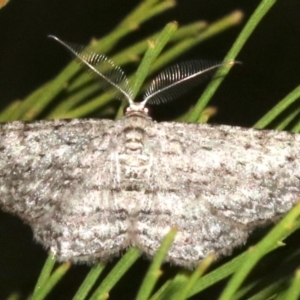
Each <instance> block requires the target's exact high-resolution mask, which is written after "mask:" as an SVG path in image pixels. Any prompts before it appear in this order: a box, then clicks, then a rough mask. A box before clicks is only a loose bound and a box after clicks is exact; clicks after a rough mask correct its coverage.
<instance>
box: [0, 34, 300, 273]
mask: <svg viewBox="0 0 300 300" xmlns="http://www.w3.org/2000/svg"><path fill="white" fill-rule="evenodd" d="M51 37H52V38H53V39H54V40H56V41H57V42H59V43H60V44H62V45H63V46H64V47H65V48H67V49H68V50H69V51H70V52H71V53H72V54H74V55H75V57H76V58H77V59H78V60H79V61H80V62H81V63H82V64H83V65H85V66H86V67H87V68H88V69H89V70H90V71H91V72H93V73H94V74H96V75H97V76H99V77H100V78H101V79H102V81H103V82H104V83H105V84H107V85H109V86H113V87H115V88H116V89H117V90H118V91H119V92H120V94H121V95H122V96H123V97H125V98H126V99H127V101H128V103H129V107H128V109H127V112H126V115H125V116H124V117H123V118H122V119H120V120H117V121H112V120H99V119H74V120H50V121H36V122H32V123H25V122H19V121H16V122H11V123H7V124H1V125H0V136H1V138H0V206H1V208H2V210H4V211H6V212H9V213H12V214H15V215H17V216H18V217H20V218H21V219H22V220H23V221H24V222H25V223H27V224H29V225H30V226H31V228H32V230H33V232H34V236H35V239H36V240H37V241H38V242H40V243H41V244H42V245H43V246H44V247H45V248H46V249H49V250H50V252H51V253H52V254H54V255H55V257H56V258H57V259H58V260H59V261H67V260H71V261H73V262H88V263H93V262H97V261H107V260H109V259H111V258H112V257H114V256H117V255H119V254H120V253H121V252H122V251H123V250H125V249H127V248H129V247H132V246H133V247H137V248H138V249H140V250H141V251H143V252H144V253H145V254H146V255H147V256H149V257H152V256H153V255H154V254H155V253H156V251H157V249H158V248H159V246H160V243H161V240H162V238H163V237H164V236H165V235H166V234H167V232H168V231H169V230H170V228H172V227H176V228H177V229H178V233H177V235H176V237H175V241H174V243H173V245H172V246H171V248H170V250H169V252H168V255H167V257H166V261H169V262H171V263H173V264H176V265H179V266H184V267H188V268H193V267H195V266H197V265H198V264H199V262H200V261H201V260H202V259H203V258H204V257H205V256H206V255H208V254H209V253H215V254H216V256H217V257H220V256H222V255H229V254H230V253H231V252H232V250H233V249H234V248H235V247H236V246H239V245H241V244H243V243H245V242H246V240H247V237H248V235H249V234H250V233H251V232H252V231H253V230H254V229H255V228H256V227H258V226H261V225H265V224H269V223H270V222H273V221H274V220H277V219H278V218H280V217H282V216H283V215H284V214H285V213H286V212H287V211H288V210H290V209H291V208H292V206H293V205H294V204H295V203H296V202H297V201H298V199H299V196H300V160H299V158H300V151H299V149H300V135H299V134H292V133H288V132H277V131H272V130H271V131H267V130H254V129H246V128H240V127H232V126H224V125H218V126H216V125H209V124H189V123H179V122H161V123H158V122H155V121H154V120H152V119H151V117H150V116H149V115H148V114H147V107H146V104H155V103H162V102H167V101H171V100H172V99H173V98H174V97H176V96H178V95H180V94H182V93H184V92H185V91H186V90H188V89H190V88H191V87H193V86H196V85H197V84H199V82H200V81H201V80H203V77H206V76H208V75H210V73H211V72H212V71H214V70H215V69H216V68H217V67H219V66H220V65H222V63H219V64H218V63H210V62H205V61H204V62H203V61H197V60H196V61H190V62H184V63H180V64H176V65H174V66H172V67H170V68H168V69H166V70H164V71H163V72H162V73H160V74H159V75H158V76H157V77H156V78H155V79H154V80H153V81H152V83H151V84H150V87H149V88H148V90H147V91H146V93H145V97H144V99H143V101H142V102H134V101H133V99H132V92H131V88H130V86H129V83H128V80H127V78H126V76H125V74H124V72H123V71H122V70H121V69H120V68H119V67H118V66H115V65H114V64H113V63H112V62H111V61H110V60H109V59H108V58H107V57H106V56H104V55H101V54H97V53H93V52H89V51H88V50H83V48H80V47H79V48H78V47H76V46H74V45H72V44H69V43H66V42H63V41H62V40H60V39H58V38H57V37H54V36H51Z"/></svg>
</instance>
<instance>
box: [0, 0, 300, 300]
mask: <svg viewBox="0 0 300 300" xmlns="http://www.w3.org/2000/svg"><path fill="white" fill-rule="evenodd" d="M275 3H276V0H262V1H261V3H260V4H259V6H258V7H257V9H256V10H255V12H254V13H253V15H252V16H251V18H250V19H249V21H248V23H247V24H246V25H245V27H244V29H243V30H242V32H241V33H240V35H239V37H238V38H237V40H236V42H235V43H234V45H233V46H232V48H231V50H230V51H229V52H228V54H227V56H226V57H225V59H224V62H229V61H233V60H235V59H236V57H237V55H238V53H239V52H240V50H241V49H242V47H243V46H244V44H245V43H246V41H247V39H248V38H249V37H250V35H251V34H252V32H253V31H254V30H255V29H256V28H257V26H258V25H259V23H260V21H261V20H262V18H263V17H264V16H265V15H266V14H267V12H268V11H269V10H270V9H271V8H272V6H273V5H274V4H275ZM173 5H175V3H174V2H173V1H159V0H147V1H141V2H140V4H139V6H138V7H137V8H136V9H135V10H134V11H132V12H131V13H130V14H129V15H128V16H127V17H126V18H125V19H124V20H123V21H122V22H121V23H120V24H119V25H118V26H117V27H116V28H115V29H114V30H113V31H112V32H111V33H109V34H108V35H107V36H105V37H103V38H101V40H93V41H92V42H91V44H90V45H89V46H90V48H91V49H92V50H93V51H97V52H101V53H105V54H107V53H109V52H110V51H111V50H113V49H114V46H115V45H116V44H117V43H118V42H119V41H120V40H121V39H122V38H124V37H125V36H126V35H128V34H129V33H130V32H131V31H133V30H135V29H136V28H138V27H139V26H140V25H141V24H142V23H143V22H145V21H147V20H148V19H150V18H152V17H154V16H156V15H158V14H161V13H163V12H164V11H166V10H167V9H169V8H170V7H172V6H173ZM241 18H242V13H241V12H239V11H236V12H233V13H231V14H229V15H228V16H225V17H224V18H222V19H221V20H218V21H216V22H214V23H212V24H206V23H204V22H201V21H199V22H196V23H192V24H189V25H186V26H183V27H179V28H178V25H177V24H176V22H172V23H169V24H167V25H166V27H165V28H164V29H163V30H162V31H161V32H157V33H155V34H153V35H151V36H148V37H146V38H144V39H142V40H140V41H138V42H137V43H135V44H134V45H132V46H130V47H128V48H126V49H122V50H120V51H119V52H115V53H116V54H115V55H114V56H112V57H111V59H112V60H113V61H114V62H115V63H116V65H119V66H125V65H132V64H136V62H137V61H139V60H140V59H141V57H143V60H142V61H141V62H140V64H139V67H138V68H137V72H136V75H133V74H131V75H130V76H129V79H130V82H131V84H132V87H133V91H134V94H135V95H137V94H138V93H139V91H141V90H143V88H144V86H143V84H144V82H145V80H146V79H147V77H148V76H149V75H151V74H152V73H154V72H156V71H157V70H159V69H160V68H162V67H164V66H166V65H167V64H169V63H170V62H171V61H172V60H174V59H176V58H177V57H178V56H179V55H181V54H182V53H184V52H185V51H187V50H189V49H191V48H192V47H193V46H195V45H197V44H199V43H201V42H204V41H205V40H206V39H209V38H212V37H213V36H214V35H216V34H220V33H221V32H223V31H224V30H226V29H228V28H230V27H232V26H234V25H236V24H238V23H239V22H240V20H241ZM166 45H171V47H168V48H165V46H166ZM229 70H230V67H228V65H227V66H223V67H222V68H220V70H219V71H218V72H217V74H216V76H215V80H213V81H212V82H211V83H210V84H209V86H208V88H207V90H206V91H205V92H204V94H203V95H202V97H201V99H200V100H199V102H198V103H197V105H196V106H195V108H194V109H193V110H192V111H191V112H190V113H189V115H188V116H187V117H186V118H185V119H186V120H188V121H194V122H196V121H198V120H207V117H205V113H207V110H206V109H207V105H208V103H209V100H210V99H211V97H212V95H213V94H214V92H215V90H216V89H217V87H218V86H219V85H220V84H221V82H222V80H224V78H225V75H226V74H227V73H228V72H229ZM220 75H221V76H220ZM114 93H115V91H113V90H108V91H107V92H105V94H103V93H102V92H101V90H100V88H99V87H98V85H97V82H95V81H94V80H93V79H92V78H91V77H90V76H89V75H88V74H86V73H85V72H82V69H81V68H80V66H79V65H78V64H76V63H75V62H71V63H70V64H69V65H68V66H67V67H66V68H65V69H64V70H63V71H62V72H61V73H60V74H59V75H58V76H57V77H56V78H54V79H53V80H51V81H49V82H47V83H45V84H44V85H43V86H42V87H40V88H38V89H37V90H35V91H33V92H32V93H31V94H30V95H29V96H28V97H27V98H26V99H24V100H23V101H18V102H14V103H12V104H11V105H10V106H9V107H7V108H6V109H5V110H4V111H3V112H2V113H1V114H0V121H1V122H7V121H11V120H16V119H19V120H33V119H35V118H38V117H40V116H43V115H46V116H47V117H48V118H75V117H83V116H87V115H90V114H92V113H95V112H97V114H98V115H99V116H101V117H111V118H114V117H115V116H120V115H121V112H122V108H123V105H126V104H120V107H119V109H118V108H116V106H115V105H112V104H113V101H114ZM299 96H300V87H299V86H298V87H296V88H295V90H294V91H292V92H291V93H290V94H289V95H287V96H286V97H285V98H284V99H283V100H282V101H281V102H280V103H278V105H276V106H275V107H274V109H272V110H271V111H270V112H268V113H267V114H266V116H265V117H263V118H262V119H261V120H259V121H258V122H257V123H256V124H255V127H256V128H264V127H265V126H269V125H270V124H271V123H272V122H274V121H276V119H277V118H279V117H281V115H282V113H283V112H284V111H285V110H286V109H287V108H288V107H289V106H291V105H292V104H295V103H296V102H297V101H298V102H299ZM58 100H61V101H58ZM299 112H300V110H299V108H297V109H296V110H295V111H293V112H291V113H290V114H289V115H287V116H285V118H283V119H282V118H281V119H280V121H279V123H278V124H277V126H276V128H277V129H280V130H282V129H284V128H285V126H288V125H289V124H290V123H291V122H292V121H293V122H294V121H295V120H297V118H298V119H299ZM294 123H295V122H294ZM293 131H295V132H299V131H300V122H299V123H297V124H296V125H295V126H294V128H293ZM299 215H300V205H296V206H295V208H294V209H293V210H291V211H290V212H289V213H288V214H287V216H286V217H285V218H284V219H283V220H281V221H280V222H279V223H278V224H277V225H276V226H275V227H274V228H273V229H272V230H271V231H270V232H269V234H268V235H267V236H265V237H264V238H263V239H262V240H261V242H259V243H258V244H256V245H254V246H253V247H251V248H249V249H248V250H247V251H246V252H244V253H242V254H240V255H239V256H236V257H235V258H233V259H232V260H230V261H227V262H226V263H224V264H223V265H221V266H219V267H218V268H215V269H214V270H212V271H210V272H208V273H206V272H207V270H208V269H209V268H211V264H212V262H213V261H214V256H213V255H209V256H208V257H207V259H205V260H203V262H202V263H201V264H200V266H199V267H198V268H196V269H195V270H181V271H179V272H178V273H177V274H176V275H174V276H173V277H171V278H169V279H167V280H165V281H164V282H161V275H162V274H163V273H162V272H163V271H162V268H161V265H162V263H163V260H164V257H165V255H166V253H167V251H168V248H169V247H170V245H171V243H172V240H173V239H174V236H175V234H176V231H171V232H170V233H169V234H168V235H167V236H166V238H165V240H164V241H163V242H162V245H161V248H160V250H159V251H158V252H157V255H156V256H155V257H154V258H153V260H152V263H151V265H150V267H149V270H148V272H147V273H146V275H145V277H144V279H142V278H141V285H140V287H138V286H137V287H136V295H137V296H136V299H138V300H146V299H151V300H163V299H164V300H167V299H175V300H184V299H188V298H189V297H192V296H195V295H199V297H200V295H201V292H204V291H205V290H207V289H208V288H216V289H219V297H220V298H219V299H222V300H227V299H230V300H232V299H298V298H299V294H300V275H299V274H300V271H299V269H297V267H298V266H297V264H296V265H295V263H294V262H295V261H297V258H298V261H299V254H300V253H299V251H300V249H294V250H293V251H292V252H289V253H288V255H283V256H282V255H281V256H280V259H279V258H278V257H279V256H277V255H280V254H278V248H284V247H283V245H284V244H283V242H282V241H283V240H285V239H286V238H287V237H288V236H289V235H290V234H291V233H293V232H294V231H295V230H296V229H297V228H299V227H300V221H299ZM140 255H141V253H140V252H139V251H138V250H136V249H134V248H132V249H129V250H128V251H127V252H126V254H124V255H123V257H122V258H120V259H119V261H118V263H117V264H116V265H115V267H114V268H113V269H112V270H111V271H110V272H109V273H108V274H107V275H106V276H105V278H104V279H101V282H100V283H99V277H100V276H101V275H102V274H103V271H105V268H106V265H105V264H102V263H99V264H98V265H95V266H93V267H92V268H91V271H90V273H89V274H88V275H87V277H86V279H85V280H84V281H83V283H82V285H81V286H80V287H79V288H78V291H77V293H76V294H75V295H74V297H73V299H74V300H87V299H89V300H95V299H107V298H109V294H110V291H111V290H112V289H113V288H114V289H118V282H119V281H120V280H121V279H122V278H123V277H124V278H125V279H126V280H128V282H130V280H131V278H127V277H126V275H127V271H128V270H129V269H130V268H131V267H132V266H133V264H134V263H135V262H136V261H137V259H138V258H139V257H140ZM261 261H263V262H264V264H263V266H261V265H260V262H261ZM279 261H280V263H278V262H279ZM274 264H275V267H274ZM267 265H268V266H269V269H271V270H272V271H271V272H265V270H267V269H268V267H267ZM291 265H293V266H294V269H292V271H291V272H283V271H282V270H281V269H280V266H291ZM70 267H71V265H70V264H69V263H64V264H61V265H59V266H58V267H57V266H56V264H55V262H54V260H53V258H52V257H49V258H48V260H47V261H46V263H45V266H44V268H43V270H42V271H41V274H40V277H39V279H38V281H37V284H36V287H35V289H34V291H33V293H32V296H31V297H30V299H31V300H42V299H47V295H49V293H51V291H52V290H53V289H55V287H56V285H57V283H58V282H60V281H63V280H64V278H63V277H64V276H65V274H66V273H67V272H68V270H69V268H70ZM283 268H284V267H283ZM205 273H206V274H205ZM226 280H227V281H226ZM225 282H227V284H226V285H224V283H225ZM125 298H126V297H125V296H124V299H125ZM8 299H19V297H18V294H13V295H11V296H10V298H8ZM199 299H200V298H199Z"/></svg>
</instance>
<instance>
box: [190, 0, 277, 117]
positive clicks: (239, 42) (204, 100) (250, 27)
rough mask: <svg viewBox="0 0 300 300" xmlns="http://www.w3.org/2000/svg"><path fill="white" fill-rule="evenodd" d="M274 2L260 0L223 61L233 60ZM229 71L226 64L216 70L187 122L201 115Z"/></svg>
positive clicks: (272, 0)
mask: <svg viewBox="0 0 300 300" xmlns="http://www.w3.org/2000/svg"><path fill="white" fill-rule="evenodd" d="M275 3H276V0H262V1H261V3H260V4H259V6H258V7H257V8H256V10H255V12H254V13H253V14H252V15H251V17H250V19H249V20H248V22H247V24H246V25H245V27H244V28H243V30H242V31H241V33H240V34H239V36H238V38H237V39H236V41H235V42H234V44H233V46H232V47H231V49H230V50H229V52H228V53H227V55H226V56H225V58H224V63H225V64H226V63H228V62H232V61H234V60H235V58H236V57H237V55H238V54H239V52H240V51H241V49H242V48H243V46H244V45H245V43H246V41H247V40H248V39H249V37H250V35H251V34H252V33H253V31H254V29H255V28H256V27H257V26H258V24H259V23H260V21H261V20H262V19H263V17H264V16H265V15H266V13H267V12H268V11H269V10H270V9H271V8H272V6H273V5H274V4H275ZM229 71H230V68H229V67H228V66H223V67H220V68H219V70H218V71H217V72H216V74H215V76H214V79H213V80H212V81H211V82H210V84H209V85H208V87H207V88H206V90H205V91H204V93H203V94H202V96H201V98H200V99H199V101H198V102H197V104H196V106H195V108H194V109H193V111H192V112H191V114H190V115H189V117H188V119H187V121H189V122H196V121H197V120H198V118H199V116H200V115H201V112H202V111H203V109H204V108H205V107H206V106H207V104H208V103H209V101H210V99H211V98H212V96H213V95H214V93H215V92H216V90H217V88H218V87H219V86H220V84H221V83H222V82H223V80H224V79H225V76H226V75H227V74H228V72H229Z"/></svg>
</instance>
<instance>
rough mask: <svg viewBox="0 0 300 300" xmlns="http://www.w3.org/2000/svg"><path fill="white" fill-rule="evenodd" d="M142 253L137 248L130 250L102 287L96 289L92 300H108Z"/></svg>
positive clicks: (103, 282) (106, 278)
mask: <svg viewBox="0 0 300 300" xmlns="http://www.w3.org/2000/svg"><path fill="white" fill-rule="evenodd" d="M140 255H141V253H140V251H139V250H137V249H135V248H131V249H129V250H128V251H127V252H126V253H125V254H124V255H123V257H122V258H121V259H120V260H119V261H118V263H117V264H116V266H115V267H114V268H113V269H112V270H111V272H110V273H109V274H108V275H107V276H106V277H105V279H104V280H103V281H102V283H101V285H100V286H99V287H98V288H97V289H96V291H95V292H94V293H93V295H92V296H91V297H90V300H101V299H107V296H108V294H109V291H110V290H111V289H112V288H113V287H114V286H115V284H116V283H117V282H118V281H119V280H120V278H122V276H123V275H124V274H125V273H126V272H127V271H128V269H129V268H130V267H131V266H132V265H133V264H134V263H135V262H136V260H137V259H138V258H139V257H140Z"/></svg>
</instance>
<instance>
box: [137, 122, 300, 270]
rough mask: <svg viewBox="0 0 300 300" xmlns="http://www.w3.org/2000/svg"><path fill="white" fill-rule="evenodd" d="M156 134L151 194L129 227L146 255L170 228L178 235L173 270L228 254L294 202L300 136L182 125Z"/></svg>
mask: <svg viewBox="0 0 300 300" xmlns="http://www.w3.org/2000/svg"><path fill="white" fill-rule="evenodd" d="M148 130H149V132H150V131H151V129H148ZM155 131H156V132H157V133H158V134H157V136H156V142H157V140H158V141H159V146H157V152H156V153H157V157H156V159H155V161H154V163H153V165H155V166H156V169H157V172H156V178H155V180H153V191H155V196H154V195H152V196H151V197H152V200H151V202H150V201H149V203H151V206H150V207H149V206H148V208H146V209H143V210H141V211H140V213H139V215H138V221H137V224H136V226H137V242H136V243H137V245H138V246H139V247H140V248H141V249H143V250H144V251H145V252H146V253H148V254H149V255H153V254H154V253H155V251H156V249H157V248H158V246H159V243H160V240H161V238H162V237H163V235H165V234H166V233H167V231H168V230H169V228H170V226H174V227H177V228H178V230H179V232H178V234H177V236H176V239H175V242H174V244H173V246H172V248H171V250H170V252H169V256H168V260H169V261H171V262H173V263H175V264H179V265H185V266H187V267H193V266H195V265H197V264H198V263H199V261H200V260H201V259H202V258H203V257H205V256H206V255H207V254H208V253H210V252H214V253H216V254H217V256H219V255H226V254H230V252H231V251H232V249H233V248H234V247H235V246H237V245H240V244H243V243H244V242H245V241H246V238H247V236H248V234H249V233H250V232H251V231H252V230H253V229H254V228H255V227H257V226H259V225H261V224H268V223H270V222H271V221H274V220H276V219H277V218H279V217H280V216H282V214H284V213H286V212H287V211H288V210H289V209H290V208H291V207H292V206H293V204H295V203H296V202H297V201H298V200H299V198H300V135H293V134H290V133H287V132H276V131H258V130H253V129H243V128H239V127H230V126H210V125H207V124H201V125H200V124H182V123H160V124H156V127H155ZM151 142H152V141H151V139H149V140H148V143H151ZM153 143H154V142H153ZM145 148H147V144H145ZM149 197H150V196H149ZM145 207H147V206H145Z"/></svg>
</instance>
